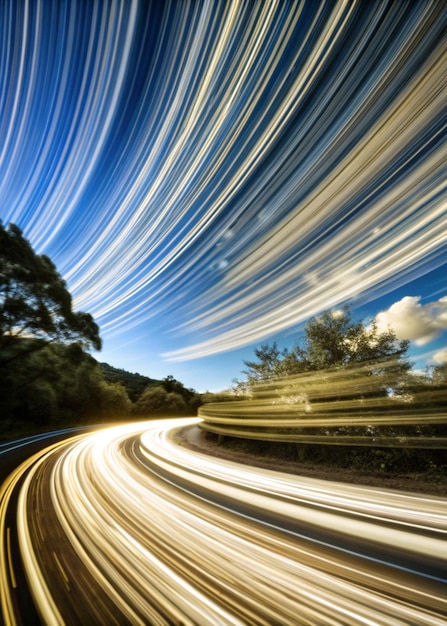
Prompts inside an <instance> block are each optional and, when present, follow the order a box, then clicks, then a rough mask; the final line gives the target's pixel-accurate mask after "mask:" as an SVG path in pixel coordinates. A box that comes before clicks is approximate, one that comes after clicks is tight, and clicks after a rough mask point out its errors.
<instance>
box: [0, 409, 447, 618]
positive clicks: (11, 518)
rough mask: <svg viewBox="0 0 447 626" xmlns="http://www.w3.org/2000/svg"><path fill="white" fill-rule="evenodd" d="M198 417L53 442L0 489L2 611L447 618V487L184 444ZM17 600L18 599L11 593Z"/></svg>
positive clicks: (14, 613)
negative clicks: (350, 475) (257, 463)
mask: <svg viewBox="0 0 447 626" xmlns="http://www.w3.org/2000/svg"><path fill="white" fill-rule="evenodd" d="M195 422H197V419H196V418H191V419H177V420H163V421H156V422H145V423H141V422H140V423H136V424H127V425H121V426H115V427H108V428H105V429H102V430H98V431H96V432H93V433H88V434H82V435H77V436H75V437H71V438H70V439H67V440H66V441H63V442H59V443H55V444H53V445H51V446H49V447H47V448H46V449H45V450H43V451H41V452H40V453H37V454H35V455H34V456H33V457H32V458H30V459H29V460H27V461H25V462H24V463H23V464H22V465H21V466H20V467H19V468H17V470H15V472H13V473H12V474H11V475H10V476H9V478H8V479H7V480H6V481H5V482H4V483H3V485H2V487H1V491H0V534H1V537H0V539H1V541H0V551H1V552H0V564H1V572H0V585H1V587H0V592H1V596H0V597H1V607H2V615H3V620H4V622H5V623H6V624H20V623H24V624H26V623H30V621H29V619H30V618H29V617H28V618H27V616H26V614H25V613H24V609H23V607H24V604H26V602H25V601H23V598H31V599H32V603H33V604H34V607H35V608H34V609H33V610H34V611H35V615H36V616H39V618H40V620H41V621H42V622H43V623H45V624H83V625H88V624H107V625H109V624H110V625H111V624H119V625H121V624H183V625H186V624H204V625H210V624H266V625H275V624H278V625H280V624H281V625H283V624H284V625H285V624H310V625H315V626H325V625H334V626H336V625H337V626H340V625H342V624H365V625H370V626H372V625H382V624H383V625H385V624H386V625H391V624H392V625H393V626H396V625H398V624H402V625H406V626H407V625H408V624H412V625H414V626H417V625H419V624H420V625H425V624H426V625H427V626H428V625H430V626H436V625H439V626H441V625H443V626H445V624H446V623H447V599H446V593H445V590H446V588H447V587H446V583H447V574H446V572H447V567H446V566H447V542H446V538H447V500H446V499H443V498H437V497H434V496H423V495H413V494H406V493H400V492H394V491H391V490H379V489H376V488H370V487H359V486H353V485H346V484H341V483H335V482H328V481H321V480H316V479H310V478H303V477H299V476H295V475H290V474H284V473H279V472H274V471H268V470H265V469H259V468H251V467H248V466H246V465H241V464H237V463H233V462H229V461H227V460H223V459H218V458H214V457H210V456H208V455H204V454H201V453H198V452H195V451H191V450H190V449H188V448H186V447H184V446H183V445H182V438H181V436H180V433H181V432H182V431H183V429H185V428H188V427H194V426H193V425H194V423H195ZM21 599H22V600H21Z"/></svg>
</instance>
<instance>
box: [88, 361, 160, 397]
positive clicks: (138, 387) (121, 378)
mask: <svg viewBox="0 0 447 626" xmlns="http://www.w3.org/2000/svg"><path fill="white" fill-rule="evenodd" d="M98 366H99V369H100V370H101V372H102V375H103V377H104V380H106V381H107V382H108V383H121V384H122V385H124V387H125V388H126V389H127V394H128V396H129V398H130V399H131V400H132V402H136V401H137V400H138V398H139V397H140V395H141V394H142V393H143V391H144V390H145V389H146V387H149V386H151V387H156V386H157V385H161V382H162V381H161V380H156V379H155V378H149V376H143V375H142V374H133V373H131V372H127V371H126V370H123V369H121V368H118V367H112V366H111V365H109V364H108V363H98Z"/></svg>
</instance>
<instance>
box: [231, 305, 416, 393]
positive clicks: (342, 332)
mask: <svg viewBox="0 0 447 626" xmlns="http://www.w3.org/2000/svg"><path fill="white" fill-rule="evenodd" d="M408 343H409V342H408V341H398V340H397V338H396V335H395V333H394V332H393V331H392V330H391V329H389V330H387V331H386V332H382V333H380V332H379V331H378V329H377V326H376V325H375V323H374V322H372V323H371V324H369V325H364V324H363V323H362V322H355V321H353V320H352V316H351V312H350V310H349V308H348V307H345V308H344V309H343V310H341V311H336V312H334V311H324V312H323V313H322V314H321V315H320V316H318V317H314V318H312V319H311V320H310V321H309V322H308V323H307V324H306V326H305V328H304V339H303V341H302V343H301V344H299V345H296V346H294V347H293V348H292V349H288V348H285V349H284V350H280V349H279V348H278V345H277V343H276V342H274V343H273V344H271V345H269V344H263V345H262V346H261V347H260V348H258V349H256V350H255V356H256V360H253V361H244V365H245V366H246V369H245V370H244V371H243V374H244V375H245V378H244V379H242V380H236V381H235V382H236V386H237V389H238V390H239V391H243V392H249V393H252V392H254V391H256V389H258V388H259V387H260V386H262V385H263V384H265V383H268V384H271V383H274V382H275V381H276V380H281V379H283V378H284V377H289V376H293V375H298V374H303V373H305V372H318V371H321V372H323V371H326V370H332V369H348V368H349V369H352V370H353V371H354V370H355V369H356V368H358V367H359V366H362V365H365V364H368V366H369V367H370V372H371V374H375V375H378V374H380V373H383V371H384V370H385V369H386V371H387V374H388V377H387V384H390V376H389V374H390V372H394V374H395V383H396V385H397V384H398V382H399V379H400V377H401V375H403V374H404V373H405V372H407V371H408V370H409V369H410V367H411V366H410V364H409V363H408V362H407V361H406V360H405V356H406V352H407V350H408ZM373 365H374V366H375V367H374V368H372V367H371V366H373ZM353 375H354V374H353Z"/></svg>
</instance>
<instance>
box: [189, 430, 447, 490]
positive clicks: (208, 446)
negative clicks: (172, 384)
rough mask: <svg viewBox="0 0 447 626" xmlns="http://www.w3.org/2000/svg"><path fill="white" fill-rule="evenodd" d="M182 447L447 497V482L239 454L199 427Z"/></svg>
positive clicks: (325, 476) (240, 460)
mask: <svg viewBox="0 0 447 626" xmlns="http://www.w3.org/2000/svg"><path fill="white" fill-rule="evenodd" d="M181 441H182V445H184V446H186V447H189V448H191V449H192V450H197V451H198V452H202V453H204V454H209V455H211V456H215V457H218V458H222V459H228V460H230V461H235V462H237V463H243V464H245V465H253V466H255V467H263V468H265V469H271V470H275V471H279V472H287V473H289V474H296V475H300V476H307V477H311V478H318V479H321V480H333V481H338V482H346V483H351V484H356V485H367V486H371V487H380V488H386V489H395V490H398V491H406V492H410V493H419V494H426V495H434V496H440V497H447V482H445V481H440V480H435V479H433V480H430V479H429V478H427V477H426V476H424V475H420V474H401V475H388V474H369V473H366V472H359V471H358V470H357V469H355V470H353V469H349V468H339V467H325V466H322V465H317V464H312V463H309V462H305V463H302V462H297V461H288V460H283V459H278V458H273V457H271V456H267V455H261V454H253V453H250V452H240V451H238V450H234V449H231V447H230V446H229V445H227V444H223V445H222V444H220V445H219V444H218V443H217V441H216V440H214V439H212V438H209V437H207V435H206V433H205V432H204V431H202V430H200V428H197V426H193V427H189V428H186V429H184V430H183V431H182V432H181Z"/></svg>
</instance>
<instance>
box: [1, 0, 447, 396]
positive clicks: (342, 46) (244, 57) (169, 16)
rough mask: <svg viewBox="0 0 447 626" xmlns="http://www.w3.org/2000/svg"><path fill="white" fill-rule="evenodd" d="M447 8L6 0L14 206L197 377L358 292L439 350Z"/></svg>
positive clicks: (364, 306) (9, 218)
mask: <svg viewBox="0 0 447 626" xmlns="http://www.w3.org/2000/svg"><path fill="white" fill-rule="evenodd" d="M446 27H447V11H446V9H445V3H443V2H433V3H423V2H421V3H418V2H415V3H408V5H407V4H406V3H403V2H390V3H387V2H367V1H366V0H365V1H362V2H350V3H346V4H343V3H336V2H327V3H325V2H320V3H318V2H314V1H312V0H307V1H305V2H302V3H301V2H279V3H274V2H271V3H270V2H255V1H253V2H245V3H242V4H239V3H237V2H230V1H228V0H225V1H223V2H216V1H215V2H213V1H211V2H208V3H202V2H200V3H199V2H188V1H186V0H185V2H178V1H175V2H168V1H166V2H163V3H160V2H152V3H151V2H147V1H144V2H132V1H131V0H126V1H123V2H110V3H109V2H107V3H106V2H98V3H86V2H83V1H82V0H79V1H78V2H77V1H70V2H63V1H61V0H54V2H52V1H50V0H45V1H44V2H38V1H37V0H31V1H30V2H25V1H24V0H23V1H20V0H19V1H17V2H11V3H0V28H1V32H2V35H1V37H0V198H1V206H0V218H1V219H2V221H3V222H4V223H5V224H8V223H9V222H14V223H16V224H18V225H19V226H20V227H21V228H22V229H23V230H24V233H25V235H26V236H27V238H28V239H29V240H30V241H31V243H32V244H33V246H34V247H35V248H36V249H37V250H38V251H39V252H41V253H46V254H48V255H49V256H50V257H51V258H52V259H53V261H54V262H55V263H56V265H57V268H58V270H59V271H60V273H61V274H62V275H63V276H64V278H65V279H66V281H67V284H68V286H69V289H70V291H71V292H72V294H73V296H74V299H75V306H76V308H77V309H80V310H85V311H88V312H90V313H91V314H92V315H93V316H94V317H95V320H96V321H97V322H98V324H99V325H100V328H101V335H102V337H103V341H104V349H103V351H102V353H100V354H99V355H96V356H98V358H99V359H100V360H104V361H107V362H109V363H110V364H112V365H115V366H117V367H123V368H125V369H128V370H130V371H135V372H140V373H142V374H147V375H149V376H152V377H154V378H162V377H164V376H166V375H168V374H172V375H174V376H175V377H176V378H178V379H179V380H181V381H182V382H184V383H185V384H186V385H187V386H190V387H193V388H195V389H197V390H199V391H204V390H206V389H210V390H218V389H222V388H226V387H228V386H229V385H230V384H231V380H232V379H233V378H234V377H237V376H238V375H239V374H240V371H241V370H242V369H243V363H242V361H243V360H244V359H247V358H251V356H252V354H253V349H254V347H256V346H259V345H260V344H261V343H263V342H266V341H273V340H274V339H276V340H277V341H278V343H279V344H280V345H281V346H285V345H290V344H291V343H293V342H294V341H296V340H297V339H298V338H299V335H300V331H301V329H302V327H303V324H305V322H306V320H308V319H309V317H311V316H313V315H318V313H319V312H321V311H322V310H324V309H326V308H337V307H339V306H341V305H343V304H349V305H350V306H351V308H352V311H353V314H354V316H355V317H357V318H362V319H370V318H372V317H374V316H375V315H376V314H378V313H380V315H379V318H378V320H380V323H381V324H383V325H384V326H385V325H386V324H391V325H393V327H395V329H396V332H397V334H398V335H399V336H400V337H401V338H404V337H407V338H409V339H411V342H412V343H411V352H410V354H411V355H412V357H413V358H414V359H415V362H416V366H417V367H422V366H423V365H424V364H426V363H427V364H430V363H435V362H436V363H440V362H443V359H447V356H446V352H447V338H446V328H447V300H446V299H445V298H446V297H447V285H446V282H447V281H446V279H445V276H446V270H447V264H446V259H447V254H446V252H447V217H446V215H447V210H446V209H447V185H446V180H447V176H446V174H447V144H446V135H447V133H446V124H447V111H446V107H445V101H446V94H447V78H446V72H445V68H446V66H447V39H446V35H445V33H446V32H447V28H446Z"/></svg>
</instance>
